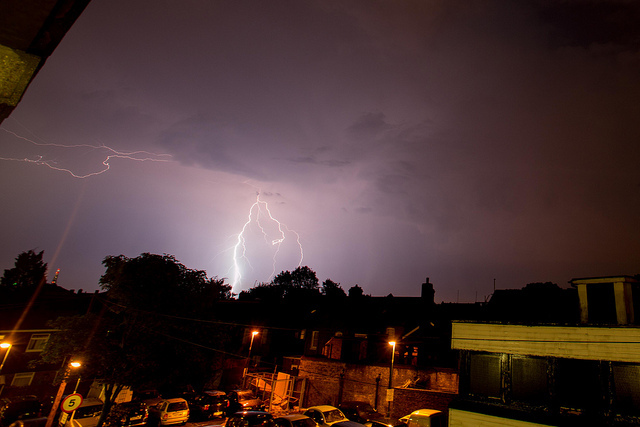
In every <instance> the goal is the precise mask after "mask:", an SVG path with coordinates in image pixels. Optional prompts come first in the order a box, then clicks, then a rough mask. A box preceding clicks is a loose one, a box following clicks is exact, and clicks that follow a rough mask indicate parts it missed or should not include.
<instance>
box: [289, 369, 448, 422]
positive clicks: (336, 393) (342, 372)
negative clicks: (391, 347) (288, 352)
mask: <svg viewBox="0 0 640 427" xmlns="http://www.w3.org/2000/svg"><path fill="white" fill-rule="evenodd" d="M298 376H299V377H300V378H306V379H307V385H306V390H305V396H304V400H303V402H302V406H303V407H309V406H314V405H333V406H337V405H338V404H339V403H340V402H341V401H346V400H362V401H365V402H369V403H370V404H371V405H372V406H373V407H375V408H377V409H378V410H379V411H380V412H383V413H385V414H386V410H387V402H386V394H387V387H388V385H389V365H355V364H348V363H344V362H340V361H336V360H329V359H322V358H309V357H303V358H302V359H301V360H300V371H299V374H298ZM416 379H418V380H419V381H418V382H419V384H420V386H421V387H425V388H429V389H430V391H429V393H428V394H427V395H425V396H422V395H420V394H419V393H418V392H426V391H427V390H418V389H416V388H400V387H403V386H405V387H412V386H413V387H415V384H416ZM393 385H394V388H395V391H394V393H395V394H394V396H398V395H399V396H401V397H400V398H401V399H403V400H405V399H408V401H409V402H411V401H416V402H419V404H423V402H424V404H425V405H426V404H427V403H429V404H430V406H419V405H418V406H415V405H411V404H407V405H408V406H411V407H412V408H413V409H411V410H409V411H408V412H406V413H404V412H403V411H405V410H406V407H407V405H405V404H400V403H399V401H398V398H394V405H396V406H397V407H398V409H397V410H395V409H392V412H393V413H394V414H395V413H396V412H397V413H398V417H400V416H403V415H406V414H408V413H410V412H411V411H413V410H415V409H423V408H432V409H440V408H441V407H443V405H445V406H444V407H445V408H446V405H448V402H449V401H450V400H451V399H450V396H453V395H456V394H457V392H458V373H457V372H455V371H453V370H447V369H437V370H436V369H430V370H420V369H416V368H415V367H413V366H394V373H393ZM407 390H415V391H414V392H412V393H413V394H415V395H416V396H422V397H419V398H417V397H416V396H414V395H412V394H411V393H409V392H408V391H407ZM416 393H418V394H416ZM398 405H400V406H398ZM434 405H437V406H434Z"/></svg>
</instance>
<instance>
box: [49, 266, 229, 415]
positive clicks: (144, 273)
mask: <svg viewBox="0 0 640 427" xmlns="http://www.w3.org/2000/svg"><path fill="white" fill-rule="evenodd" d="M103 264H104V265H105V267H106V271H105V273H104V275H103V276H102V277H101V278H100V285H101V288H102V289H103V290H105V291H106V292H105V293H104V294H102V299H101V302H102V309H101V311H100V312H98V313H89V314H86V315H84V316H77V317H65V318H59V319H57V320H56V321H55V322H54V324H53V325H52V326H53V327H55V328H58V329H60V330H62V331H63V332H62V333H60V334H56V335H53V336H52V338H51V339H50V341H49V343H48V344H47V347H46V349H45V351H44V352H43V354H42V357H41V359H42V361H43V362H53V361H60V360H63V359H64V358H65V357H69V356H73V357H74V358H75V359H82V362H83V368H82V369H83V376H85V377H93V378H99V379H101V380H102V381H103V383H105V384H106V385H107V386H108V387H109V390H110V391H112V395H109V396H107V399H106V401H105V407H104V411H103V413H105V414H107V413H108V412H109V409H110V407H111V405H112V404H113V401H114V400H115V398H116V396H117V393H118V391H119V390H118V387H120V386H122V385H126V386H131V387H132V388H134V389H135V388H161V387H163V386H165V387H167V386H168V387H175V388H177V387H180V386H183V385H187V384H189V385H193V386H195V387H202V386H204V383H203V382H204V381H206V380H207V379H209V378H212V377H213V376H214V372H215V371H216V370H217V369H220V368H221V366H222V357H221V355H222V354H225V353H226V351H225V350H226V349H225V345H226V344H227V343H228V342H229V336H230V334H229V332H228V331H229V327H228V326H226V325H222V324H220V323H216V322H215V320H214V319H213V315H214V313H215V303H216V302H217V301H220V300H225V299H230V298H231V287H230V286H229V285H225V284H224V281H223V280H221V279H217V278H212V279H210V278H207V276H206V274H205V273H204V272H203V271H199V270H192V269H188V268H187V267H185V266H184V265H182V264H181V263H179V262H178V261H177V260H176V259H175V257H173V256H172V255H166V254H165V255H154V254H149V253H143V254H141V255H140V256H138V257H136V258H127V257H125V256H124V255H119V256H108V257H106V258H105V259H104V261H103ZM160 381H162V383H160ZM100 423H101V424H100V425H102V420H101V422H100Z"/></svg>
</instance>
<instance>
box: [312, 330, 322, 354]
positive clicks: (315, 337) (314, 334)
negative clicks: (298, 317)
mask: <svg viewBox="0 0 640 427" xmlns="http://www.w3.org/2000/svg"><path fill="white" fill-rule="evenodd" d="M319 335H320V331H313V332H311V346H310V347H309V348H310V349H311V350H317V349H318V341H319Z"/></svg>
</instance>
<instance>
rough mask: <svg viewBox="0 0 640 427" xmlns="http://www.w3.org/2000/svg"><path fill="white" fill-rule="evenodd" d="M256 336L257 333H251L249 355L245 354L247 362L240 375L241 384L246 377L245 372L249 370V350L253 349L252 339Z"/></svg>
mask: <svg viewBox="0 0 640 427" xmlns="http://www.w3.org/2000/svg"><path fill="white" fill-rule="evenodd" d="M256 335H258V331H251V342H250V343H249V353H247V361H246V362H245V364H244V373H243V374H242V383H243V385H244V380H245V378H246V377H247V371H248V370H249V361H250V360H251V349H252V348H253V339H254V338H255V337H256Z"/></svg>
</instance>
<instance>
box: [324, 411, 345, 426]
mask: <svg viewBox="0 0 640 427" xmlns="http://www.w3.org/2000/svg"><path fill="white" fill-rule="evenodd" d="M323 414H324V419H325V420H326V422H327V423H333V422H336V421H343V420H344V419H345V418H344V415H342V412H340V411H339V410H338V409H333V410H331V411H327V412H323Z"/></svg>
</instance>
